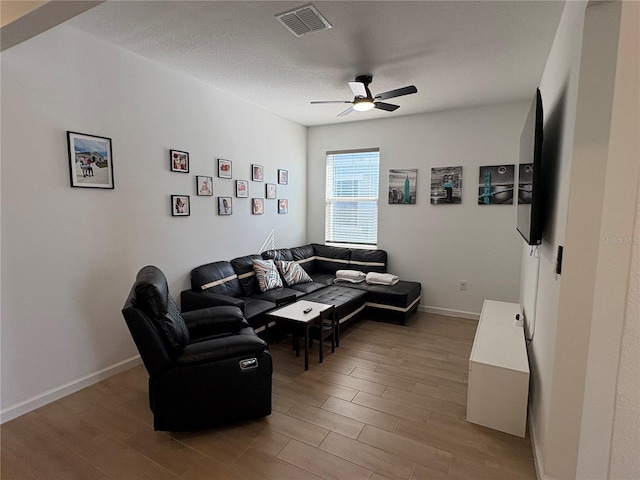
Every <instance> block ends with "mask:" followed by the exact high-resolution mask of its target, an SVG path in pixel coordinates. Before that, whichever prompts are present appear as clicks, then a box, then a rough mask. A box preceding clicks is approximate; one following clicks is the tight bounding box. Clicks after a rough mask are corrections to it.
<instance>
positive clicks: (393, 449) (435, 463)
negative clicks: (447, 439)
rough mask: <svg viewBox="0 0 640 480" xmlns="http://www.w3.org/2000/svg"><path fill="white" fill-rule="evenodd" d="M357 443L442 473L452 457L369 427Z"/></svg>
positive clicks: (407, 439)
mask: <svg viewBox="0 0 640 480" xmlns="http://www.w3.org/2000/svg"><path fill="white" fill-rule="evenodd" d="M358 441H359V442H362V443H366V444H367V445H371V446H372V447H376V448H379V449H380V450H383V451H385V452H389V453H392V454H394V455H395V456H397V457H400V458H404V459H406V460H409V461H411V462H413V463H418V464H420V465H424V466H426V467H429V468H432V469H434V470H436V471H439V472H443V473H447V472H448V471H449V465H450V464H451V459H452V457H453V456H452V455H451V454H450V453H449V452H445V451H444V450H439V449H437V448H434V447H432V446H429V445H426V444H424V443H421V442H418V441H415V440H412V439H410V438H407V437H404V436H402V435H398V434H396V433H391V432H387V431H385V430H380V429H379V428H376V427H372V426H370V425H367V426H366V427H364V429H363V430H362V433H361V434H360V436H359V437H358Z"/></svg>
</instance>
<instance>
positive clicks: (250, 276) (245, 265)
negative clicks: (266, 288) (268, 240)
mask: <svg viewBox="0 0 640 480" xmlns="http://www.w3.org/2000/svg"><path fill="white" fill-rule="evenodd" d="M254 260H262V257H261V256H260V255H245V256H243V257H238V258H234V259H233V260H231V266H232V267H233V271H234V272H236V275H238V280H239V281H240V289H241V290H242V295H243V296H244V297H250V296H251V295H253V294H254V293H257V292H259V291H260V288H259V286H258V281H257V279H256V272H255V270H254V269H253V261H254Z"/></svg>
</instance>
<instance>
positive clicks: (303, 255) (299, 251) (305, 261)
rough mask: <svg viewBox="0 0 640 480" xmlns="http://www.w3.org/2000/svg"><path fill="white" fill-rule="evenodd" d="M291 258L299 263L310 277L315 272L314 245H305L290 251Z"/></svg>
mask: <svg viewBox="0 0 640 480" xmlns="http://www.w3.org/2000/svg"><path fill="white" fill-rule="evenodd" d="M290 251H291V257H293V258H292V259H293V260H294V261H295V262H298V265H300V266H301V267H302V268H303V269H304V271H305V272H307V273H308V274H309V275H311V274H313V273H314V272H315V267H316V257H315V255H316V253H315V251H314V250H313V246H312V245H303V246H301V247H294V248H291V249H290Z"/></svg>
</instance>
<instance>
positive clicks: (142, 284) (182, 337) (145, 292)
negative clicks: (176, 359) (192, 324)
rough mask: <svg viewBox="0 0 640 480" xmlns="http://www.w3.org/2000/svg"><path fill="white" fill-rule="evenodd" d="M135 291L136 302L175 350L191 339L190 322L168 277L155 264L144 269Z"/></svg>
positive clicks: (139, 275)
mask: <svg viewBox="0 0 640 480" xmlns="http://www.w3.org/2000/svg"><path fill="white" fill-rule="evenodd" d="M133 291H134V297H133V299H132V301H133V304H134V305H135V306H136V307H137V308H139V309H140V310H142V311H143V312H144V313H145V314H146V315H147V317H148V318H149V319H150V320H151V321H152V322H153V323H154V325H156V328H157V329H158V330H159V331H160V333H161V335H162V337H163V339H164V341H165V342H166V343H167V345H169V346H170V347H171V348H172V349H176V348H180V347H182V346H184V345H186V344H188V343H189V342H190V338H189V330H188V329H187V324H186V323H185V321H184V319H183V318H182V315H180V310H178V307H177V306H176V303H175V302H174V301H173V298H171V295H169V286H168V285H167V279H166V277H165V276H164V273H162V271H160V269H158V268H157V267H154V266H152V265H149V266H147V267H144V268H142V269H141V270H140V271H139V272H138V275H137V277H136V283H135V284H134V286H133Z"/></svg>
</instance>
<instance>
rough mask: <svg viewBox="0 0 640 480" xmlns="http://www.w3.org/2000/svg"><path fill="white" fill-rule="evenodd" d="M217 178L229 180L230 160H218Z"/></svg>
mask: <svg viewBox="0 0 640 480" xmlns="http://www.w3.org/2000/svg"><path fill="white" fill-rule="evenodd" d="M218 177H219V178H231V160H225V159H223V158H219V159H218Z"/></svg>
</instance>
